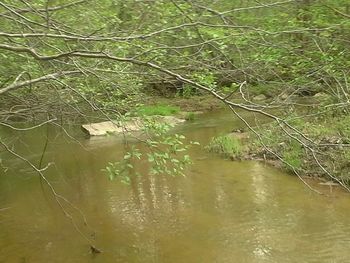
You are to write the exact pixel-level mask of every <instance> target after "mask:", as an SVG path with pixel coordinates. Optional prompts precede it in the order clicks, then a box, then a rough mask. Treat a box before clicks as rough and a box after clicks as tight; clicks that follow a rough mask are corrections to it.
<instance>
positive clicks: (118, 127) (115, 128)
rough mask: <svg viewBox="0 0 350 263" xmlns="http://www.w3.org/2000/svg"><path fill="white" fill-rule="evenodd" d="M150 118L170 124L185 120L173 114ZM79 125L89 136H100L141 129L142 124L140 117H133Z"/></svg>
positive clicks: (173, 124)
mask: <svg viewBox="0 0 350 263" xmlns="http://www.w3.org/2000/svg"><path fill="white" fill-rule="evenodd" d="M152 119H154V120H156V121H158V122H160V123H165V124H168V125H171V126H175V125H177V124H179V123H182V122H185V120H183V119H179V118H176V117H173V116H152ZM81 127H82V129H83V130H84V131H85V132H86V133H88V134H89V135H90V136H101V135H107V134H110V133H114V134H118V133H123V132H135V131H141V130H142V128H143V127H144V125H143V120H142V119H141V118H138V117H135V118H132V119H131V120H128V121H124V122H118V121H104V122H98V123H89V124H83V125H82V126H81Z"/></svg>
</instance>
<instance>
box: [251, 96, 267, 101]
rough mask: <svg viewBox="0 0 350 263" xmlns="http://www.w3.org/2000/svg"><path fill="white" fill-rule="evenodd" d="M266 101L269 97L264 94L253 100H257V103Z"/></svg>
mask: <svg viewBox="0 0 350 263" xmlns="http://www.w3.org/2000/svg"><path fill="white" fill-rule="evenodd" d="M266 99H267V97H266V96H265V95H264V94H260V95H258V96H255V97H254V98H253V100H255V101H262V100H266Z"/></svg>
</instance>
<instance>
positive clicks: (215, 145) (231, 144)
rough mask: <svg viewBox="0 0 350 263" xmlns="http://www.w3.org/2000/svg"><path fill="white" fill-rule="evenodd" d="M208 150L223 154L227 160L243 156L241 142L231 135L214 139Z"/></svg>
mask: <svg viewBox="0 0 350 263" xmlns="http://www.w3.org/2000/svg"><path fill="white" fill-rule="evenodd" d="M206 148H207V149H208V151H210V152H214V153H218V154H221V155H223V156H224V157H226V158H239V157H240V156H241V155H242V145H241V142H240V140H239V139H238V138H236V137H233V136H230V135H222V136H218V137H215V138H213V139H212V140H211V142H210V143H209V145H208V146H207V147H206Z"/></svg>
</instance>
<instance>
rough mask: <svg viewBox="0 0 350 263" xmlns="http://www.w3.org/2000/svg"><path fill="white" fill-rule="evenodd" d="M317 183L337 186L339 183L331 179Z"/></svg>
mask: <svg viewBox="0 0 350 263" xmlns="http://www.w3.org/2000/svg"><path fill="white" fill-rule="evenodd" d="M319 185H328V186H338V185H339V184H337V183H335V182H332V181H328V182H323V183H319Z"/></svg>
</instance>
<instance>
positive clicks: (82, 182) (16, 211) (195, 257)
mask: <svg viewBox="0 0 350 263" xmlns="http://www.w3.org/2000/svg"><path fill="white" fill-rule="evenodd" d="M239 125H240V123H239V122H238V121H237V120H234V119H233V118H232V116H231V115H230V114H229V113H227V112H223V113H220V112H219V113H211V114H206V115H204V116H202V117H201V118H200V119H198V120H196V121H195V122H193V123H188V124H185V125H183V126H181V127H179V128H178V131H179V132H183V133H184V134H186V136H187V137H188V138H189V139H192V140H194V139H195V140H197V141H199V142H201V143H202V145H205V144H206V143H207V142H208V140H209V138H210V137H211V136H213V135H217V134H220V133H225V132H228V131H230V130H231V129H233V128H235V127H239ZM70 131H72V132H73V134H74V133H75V135H77V137H78V140H79V142H80V143H81V145H79V144H78V143H76V142H73V141H72V140H71V139H69V138H67V137H66V136H65V135H64V134H63V133H62V131H58V130H56V129H52V128H50V130H49V145H48V150H47V154H46V155H45V159H44V162H45V163H47V162H54V163H55V164H54V165H52V166H51V167H50V168H49V170H48V171H47V172H46V175H47V177H48V179H49V180H50V182H51V183H52V185H53V186H54V187H55V189H56V190H57V192H59V193H60V194H62V195H63V196H64V197H66V198H67V199H69V200H70V201H71V202H72V203H73V204H74V205H75V206H77V207H79V208H80V209H81V211H82V212H83V213H84V215H85V216H86V219H87V221H88V223H89V225H88V226H85V225H84V224H83V220H82V218H81V216H80V215H79V213H77V212H76V211H74V210H72V209H70V208H69V207H68V206H65V208H66V209H67V210H68V211H69V213H71V214H72V216H73V218H74V222H75V224H76V226H77V227H78V228H79V229H81V231H82V232H83V233H84V234H85V235H87V236H89V238H91V239H93V240H94V243H95V244H96V246H97V247H98V248H100V249H101V250H103V253H101V254H98V255H95V256H94V255H92V254H91V253H90V250H89V246H88V243H87V242H86V240H84V239H83V238H82V237H81V235H80V234H79V233H78V232H77V231H76V230H75V228H74V227H73V226H72V222H71V221H70V220H69V219H67V218H66V217H65V216H64V215H63V213H62V210H61V209H60V208H59V207H58V205H57V204H56V203H55V202H54V200H53V198H52V195H51V194H50V192H49V191H48V189H47V187H45V186H42V185H41V182H40V180H39V178H38V176H37V175H36V174H34V173H33V172H32V171H31V170H30V169H29V168H28V167H27V166H26V165H24V164H23V163H22V162H21V161H19V160H16V159H14V158H13V157H10V156H9V155H7V154H5V153H1V155H0V156H1V158H2V159H3V162H2V165H3V166H4V167H5V168H7V171H6V172H4V171H3V170H1V171H0V192H1V194H0V262H19V263H23V262H35V263H41V262H96V263H98V262H104V263H109V262H145V263H147V262H157V263H158V262H159V263H161V262H164V263H165V262H169V263H170V262H171V263H177V262H200V263H202V262H249V263H250V262H257V263H258V262H276V263H280V262H327V263H328V262H350V250H349V247H350V195H349V194H346V193H343V192H341V191H335V192H333V194H332V195H331V196H329V197H325V196H320V195H317V194H314V193H312V192H310V191H309V190H308V189H307V188H306V187H305V186H304V185H303V184H302V182H300V181H299V180H298V179H297V178H295V177H293V176H290V175H286V174H284V173H283V172H281V171H279V170H277V169H274V168H271V167H268V166H265V165H263V164H261V163H257V162H231V161H225V160H222V159H220V158H218V157H216V156H213V155H210V154H207V153H206V152H205V151H203V149H201V148H200V147H198V148H196V149H193V150H192V156H193V159H194V165H193V166H192V167H191V168H190V169H189V171H188V172H187V177H186V178H182V177H176V178H173V177H167V176H144V177H142V178H139V179H136V180H134V181H133V183H132V185H131V186H130V187H128V186H125V185H123V184H121V183H119V182H117V181H115V182H110V181H108V179H107V178H106V176H105V175H104V174H103V172H101V169H102V168H103V167H104V166H105V165H106V164H107V162H108V161H110V160H117V159H118V158H119V157H120V156H121V155H122V154H123V150H122V149H123V147H121V144H120V140H118V139H116V138H114V137H107V138H98V139H97V138H94V139H91V140H88V139H86V138H84V137H83V136H81V135H79V134H80V131H79V129H77V128H75V129H71V130H70ZM1 134H2V136H5V137H6V138H7V141H8V142H9V141H13V142H14V141H16V145H17V146H16V150H17V151H19V152H21V153H23V154H26V156H30V159H31V160H33V161H35V162H37V161H38V160H39V159H40V156H39V155H40V154H39V153H40V151H41V149H42V148H43V146H44V143H45V136H46V128H43V129H40V130H36V131H32V132H26V133H14V132H13V131H8V130H2V131H1ZM139 169H141V170H145V166H144V164H142V163H141V164H139ZM326 190H327V189H326Z"/></svg>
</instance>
